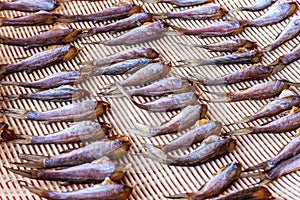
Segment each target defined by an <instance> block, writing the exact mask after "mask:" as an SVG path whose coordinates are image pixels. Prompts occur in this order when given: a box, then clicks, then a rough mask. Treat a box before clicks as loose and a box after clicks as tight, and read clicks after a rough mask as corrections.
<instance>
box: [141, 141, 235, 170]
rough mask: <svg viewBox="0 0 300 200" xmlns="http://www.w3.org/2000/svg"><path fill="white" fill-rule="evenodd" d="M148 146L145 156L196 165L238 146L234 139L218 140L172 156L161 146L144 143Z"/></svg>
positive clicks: (183, 164)
mask: <svg viewBox="0 0 300 200" xmlns="http://www.w3.org/2000/svg"><path fill="white" fill-rule="evenodd" d="M144 146H145V148H146V153H145V156H146V157H148V158H150V159H152V160H154V161H157V162H160V163H163V164H166V165H171V166H196V165H201V164H204V163H206V162H208V161H210V160H213V159H215V158H217V157H220V156H223V155H225V154H228V153H231V152H232V151H233V150H234V149H235V146H236V141H235V140H233V139H224V140H217V141H214V142H211V143H207V144H205V145H201V146H199V147H198V148H196V149H195V150H193V151H192V152H190V153H188V154H186V155H182V156H172V155H169V154H165V153H164V152H163V151H162V150H160V149H159V148H156V147H154V146H152V145H147V144H145V145H144Z"/></svg>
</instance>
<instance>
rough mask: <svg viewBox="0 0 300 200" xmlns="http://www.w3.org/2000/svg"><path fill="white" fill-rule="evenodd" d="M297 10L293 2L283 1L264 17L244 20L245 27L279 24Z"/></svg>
mask: <svg viewBox="0 0 300 200" xmlns="http://www.w3.org/2000/svg"><path fill="white" fill-rule="evenodd" d="M296 10H297V4H296V2H293V1H284V2H281V3H278V4H275V5H274V6H272V7H271V8H270V10H268V11H267V12H266V13H265V14H264V15H262V16H260V17H258V18H256V19H253V20H244V21H243V23H244V24H245V26H253V27H261V26H267V25H271V24H275V23H278V22H281V21H283V20H285V19H286V18H288V17H289V16H291V15H293V14H294V13H295V12H296Z"/></svg>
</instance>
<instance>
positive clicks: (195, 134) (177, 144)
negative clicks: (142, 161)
mask: <svg viewBox="0 0 300 200" xmlns="http://www.w3.org/2000/svg"><path fill="white" fill-rule="evenodd" d="M201 121H202V120H200V122H201ZM222 127H223V125H222V123H221V122H218V121H211V122H206V123H204V124H202V123H200V124H199V125H197V123H196V126H195V127H194V128H193V129H191V130H190V131H188V132H186V133H185V134H183V135H182V136H180V137H178V138H176V139H175V140H173V141H171V142H170V143H168V144H165V145H162V146H160V147H159V148H160V149H161V150H162V151H163V152H165V153H167V152H170V151H174V150H176V149H179V148H187V147H189V146H191V145H193V144H196V143H199V142H202V141H203V140H204V139H205V138H207V137H209V136H212V135H217V136H218V135H220V132H221V129H222Z"/></svg>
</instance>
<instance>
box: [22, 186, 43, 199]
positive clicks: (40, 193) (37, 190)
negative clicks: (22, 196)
mask: <svg viewBox="0 0 300 200" xmlns="http://www.w3.org/2000/svg"><path fill="white" fill-rule="evenodd" d="M22 186H23V187H24V188H26V189H27V190H29V191H30V192H32V193H34V194H36V195H38V196H40V197H45V198H47V194H48V191H47V190H45V189H43V188H37V187H33V186H27V185H23V184H22Z"/></svg>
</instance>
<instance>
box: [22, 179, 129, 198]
mask: <svg viewBox="0 0 300 200" xmlns="http://www.w3.org/2000/svg"><path fill="white" fill-rule="evenodd" d="M23 187H25V188H26V189H28V190H29V191H30V192H32V193H35V194H36V195H38V196H40V197H44V198H47V199H52V200H64V199H72V200H95V199H101V200H126V199H127V198H128V197H129V196H130V195H131V192H132V189H133V188H132V187H129V186H124V185H121V184H116V183H110V184H97V185H94V186H91V187H87V188H84V189H81V190H76V191H72V192H56V191H52V190H45V189H42V188H36V187H31V186H25V185H23Z"/></svg>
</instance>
